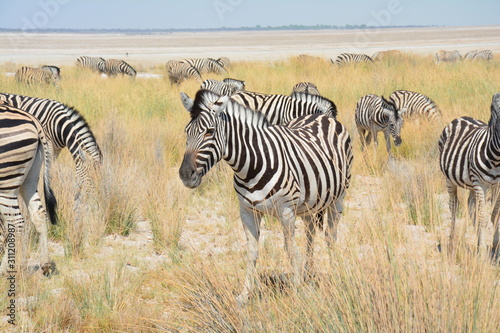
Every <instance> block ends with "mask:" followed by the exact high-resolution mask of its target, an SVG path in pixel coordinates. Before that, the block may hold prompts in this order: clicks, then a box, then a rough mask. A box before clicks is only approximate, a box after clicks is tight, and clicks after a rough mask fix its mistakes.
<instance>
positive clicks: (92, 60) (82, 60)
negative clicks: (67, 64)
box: [76, 56, 106, 74]
mask: <svg viewBox="0 0 500 333" xmlns="http://www.w3.org/2000/svg"><path fill="white" fill-rule="evenodd" d="M76 65H77V66H80V67H84V68H89V69H91V70H92V71H94V72H98V73H101V74H102V73H104V72H105V70H106V60H104V59H103V58H101V57H89V56H81V57H79V58H78V59H76Z"/></svg>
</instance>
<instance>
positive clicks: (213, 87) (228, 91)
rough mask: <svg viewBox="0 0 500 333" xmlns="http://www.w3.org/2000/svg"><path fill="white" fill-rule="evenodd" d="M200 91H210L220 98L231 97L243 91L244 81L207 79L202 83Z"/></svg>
mask: <svg viewBox="0 0 500 333" xmlns="http://www.w3.org/2000/svg"><path fill="white" fill-rule="evenodd" d="M200 89H206V90H210V91H211V92H213V93H215V94H217V95H220V96H224V95H225V96H231V95H233V94H234V93H236V92H238V91H240V90H244V89H245V81H241V80H236V79H230V78H226V79H224V80H223V81H217V80H215V79H207V80H205V81H203V82H202V84H201V87H200Z"/></svg>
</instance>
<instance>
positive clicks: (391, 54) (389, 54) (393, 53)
mask: <svg viewBox="0 0 500 333" xmlns="http://www.w3.org/2000/svg"><path fill="white" fill-rule="evenodd" d="M402 56H403V52H401V51H400V50H387V51H378V52H375V53H374V54H373V55H372V56H371V58H372V60H373V61H379V60H386V59H390V58H401V57H402Z"/></svg>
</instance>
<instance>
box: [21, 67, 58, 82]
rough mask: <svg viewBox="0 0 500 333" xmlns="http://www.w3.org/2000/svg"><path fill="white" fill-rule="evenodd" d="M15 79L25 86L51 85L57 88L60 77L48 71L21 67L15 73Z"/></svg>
mask: <svg viewBox="0 0 500 333" xmlns="http://www.w3.org/2000/svg"><path fill="white" fill-rule="evenodd" d="M15 77H16V79H17V82H19V83H27V84H51V83H52V84H53V85H55V86H58V84H59V79H60V75H58V74H56V73H53V72H52V71H50V70H45V69H42V68H34V67H21V68H19V69H18V70H17V71H16V74H15Z"/></svg>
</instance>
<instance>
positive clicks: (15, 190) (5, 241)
mask: <svg viewBox="0 0 500 333" xmlns="http://www.w3.org/2000/svg"><path fill="white" fill-rule="evenodd" d="M51 150H52V149H51V147H50V142H49V141H48V140H47V138H46V136H45V134H44V131H43V129H42V126H41V125H40V124H39V122H38V121H37V120H36V119H35V117H33V116H32V115H30V114H29V113H27V112H24V111H21V110H18V109H16V108H13V107H11V106H8V105H4V104H0V161H1V163H0V220H1V223H3V225H2V226H1V228H0V238H1V241H2V244H1V246H0V251H2V252H4V253H3V254H2V253H0V255H1V256H2V263H1V266H0V274H5V273H6V272H7V271H15V270H16V267H15V266H16V265H15V263H16V257H17V253H18V252H19V250H20V249H21V246H20V245H21V244H20V242H19V240H20V238H21V237H20V236H21V235H22V233H23V230H24V222H25V219H24V217H23V215H22V212H21V209H20V207H19V196H21V197H22V198H23V200H24V202H25V203H26V207H27V208H28V213H29V216H30V220H31V221H32V223H33V224H34V226H35V229H36V231H37V232H38V233H39V235H40V249H41V256H42V258H41V259H42V261H41V265H40V267H41V268H42V271H43V274H44V275H49V274H50V273H51V272H52V271H53V270H54V269H55V266H54V265H53V263H51V262H50V259H49V251H48V239H47V224H46V220H47V213H46V211H45V209H47V211H48V215H49V217H50V220H51V222H52V223H54V224H55V223H56V213H55V209H56V204H57V203H56V199H55V197H54V195H53V193H52V190H51V189H50V186H49V181H50V179H49V174H50V173H49V168H50V162H51V158H52V156H51ZM41 180H43V189H44V198H45V202H44V203H43V204H42V202H41V200H40V195H39V194H38V184H39V182H40V181H41ZM44 206H45V207H46V208H44ZM16 243H17V244H16ZM17 263H19V262H17Z"/></svg>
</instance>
